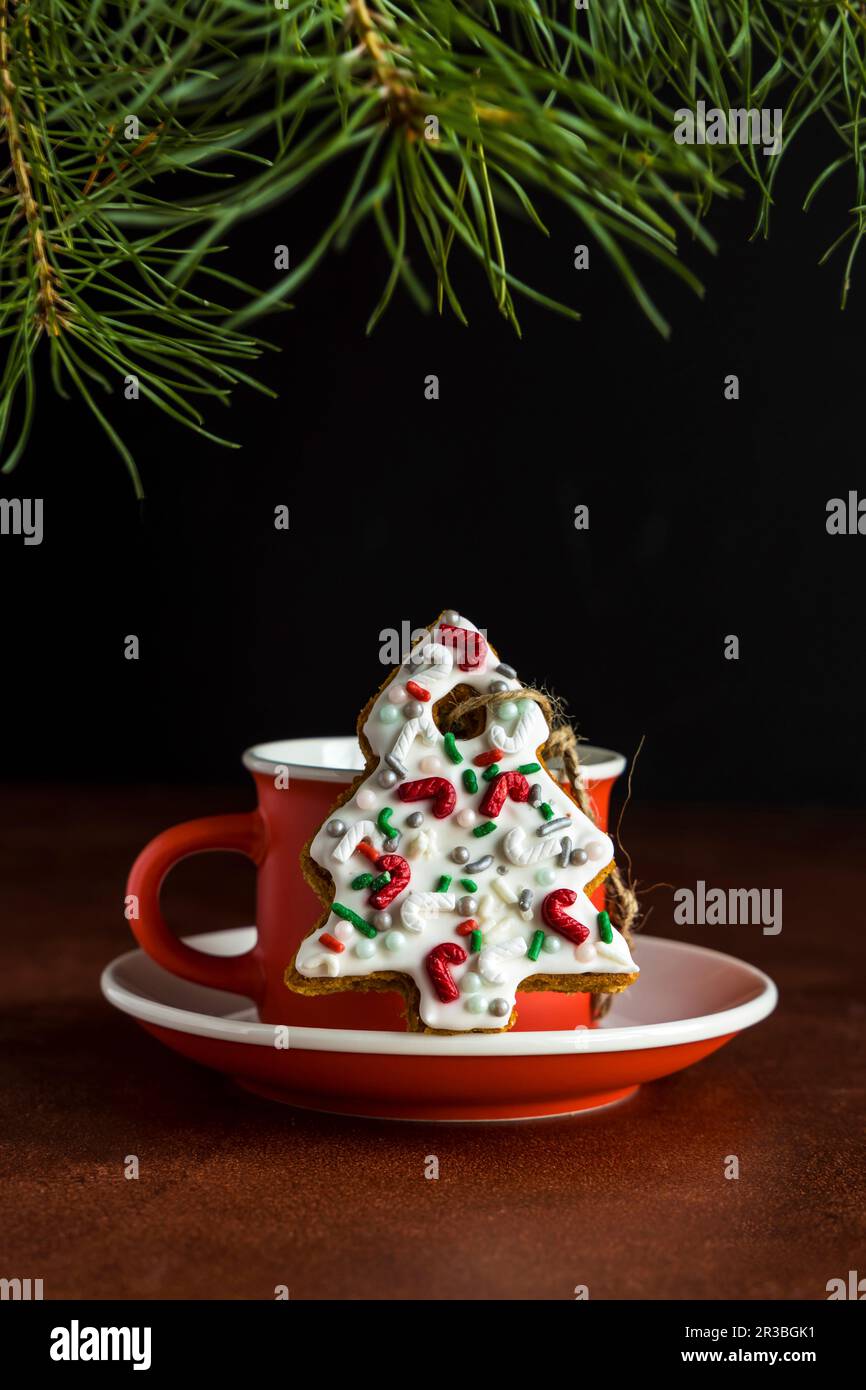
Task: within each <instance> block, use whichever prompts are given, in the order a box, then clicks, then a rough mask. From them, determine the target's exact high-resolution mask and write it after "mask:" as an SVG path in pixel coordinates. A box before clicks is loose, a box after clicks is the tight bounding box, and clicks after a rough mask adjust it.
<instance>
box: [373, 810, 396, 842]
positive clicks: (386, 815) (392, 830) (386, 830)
mask: <svg viewBox="0 0 866 1390" xmlns="http://www.w3.org/2000/svg"><path fill="white" fill-rule="evenodd" d="M393 814H394V809H393V807H391V806H383V807H382V809H381V811H380V812H379V814H378V816H377V817H376V824H377V825H378V827H379V829H380V830H381V832H382V834H383V835H387V837H388V839H389V840H393V839H394V836H395V835H399V834H400V832H399V830H398V829H397V827H396V826H395V825H389V824H388V822H389V821H390V819H391V817H392V816H393Z"/></svg>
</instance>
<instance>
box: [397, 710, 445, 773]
mask: <svg viewBox="0 0 866 1390" xmlns="http://www.w3.org/2000/svg"><path fill="white" fill-rule="evenodd" d="M419 737H420V738H421V739H422V740H423V741H424V743H426V744H427V747H428V748H430V747H431V746H432V745H433V744H434V743H435V742H436V740H437V738H438V733H437V730H436V725H435V724H434V723H433V720H432V719H431V717H430V715H429V714H419V715H418V717H417V719H407V721H406V723H405V724H404V725H403V728H402V729H401V731H400V733H399V734H398V735H397V737H396V738H395V740H394V743H393V745H392V747H391V757H392V758H393V759H394V760H395V762H398V763H402V764H404V765H405V763H406V759H407V757H408V755H409V749H410V748H411V747H412V745H413V743H414V742H415V740H416V738H419Z"/></svg>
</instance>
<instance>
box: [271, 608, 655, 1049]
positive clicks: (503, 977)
mask: <svg viewBox="0 0 866 1390" xmlns="http://www.w3.org/2000/svg"><path fill="white" fill-rule="evenodd" d="M490 692H493V693H496V694H497V696H498V697H501V698H498V699H497V702H496V703H495V704H494V705H493V706H492V707H491V706H488V707H487V708H484V709H481V710H478V711H475V715H476V721H475V727H472V726H471V723H470V722H468V721H467V722H465V723H464V724H463V725H461V727H460V733H459V734H455V733H454V732H449V731H448V712H449V709H453V708H454V706H455V704H456V703H459V702H460V701H461V700H463V699H465V698H466V697H467V696H473V695H480V694H487V693H490ZM520 692H521V685H520V682H519V681H518V680H517V678H516V674H515V672H514V670H513V669H512V668H511V667H510V666H506V665H505V664H504V663H503V662H500V660H499V657H498V655H497V654H496V652H495V651H494V649H493V648H492V647H491V646H489V645H488V643H487V641H486V639H485V636H484V635H483V634H482V633H481V632H480V631H479V630H478V629H477V628H476V627H475V626H474V625H473V624H472V623H470V622H469V621H468V620H467V619H466V618H462V617H460V616H459V615H458V614H457V613H454V612H451V611H446V612H445V613H443V614H442V616H441V617H440V618H439V619H438V620H437V622H435V623H434V624H433V625H432V627H430V628H429V629H428V631H427V632H426V633H425V635H424V637H423V638H422V639H421V640H420V641H419V642H417V643H416V644H415V646H414V647H413V649H412V651H411V653H410V655H409V657H408V659H407V660H406V661H405V662H404V664H403V665H402V666H398V667H396V668H395V669H394V671H393V672H392V673H391V675H390V676H389V678H388V680H387V681H386V682H385V684H384V685H383V686H382V687H381V689H380V690H379V691H378V693H377V694H376V695H375V696H374V697H373V699H372V700H371V701H370V703H369V704H368V705H367V706H366V708H365V709H364V710H362V711H361V714H360V716H359V719H358V737H359V740H360V743H361V748H362V750H363V752H364V756H365V758H366V767H365V769H364V771H363V772H362V773H361V774H360V776H359V777H358V778H357V779H356V780H355V782H354V783H353V784H352V786H351V787H349V788H348V790H347V791H346V792H345V793H344V795H343V796H342V797H341V798H340V800H339V802H338V803H337V805H336V806H335V807H334V808H333V811H332V813H331V815H330V816H329V818H328V820H327V822H326V823H325V825H324V826H322V828H321V829H320V830H319V831H318V833H317V834H316V835H315V836H314V837H313V839H312V840H311V841H310V842H309V844H308V845H307V846H305V849H304V852H303V854H302V861H301V862H302V868H303V872H304V876H305V877H306V878H307V880H308V882H309V883H310V884H311V885H312V887H313V888H314V889H315V890H316V892H317V893H318V895H319V897H320V898H321V899H322V902H323V903H324V904H325V912H324V913H323V915H322V917H321V919H320V920H319V921H318V922H317V923H316V926H315V927H314V928H313V930H312V932H311V933H310V935H309V936H307V937H306V938H305V939H304V940H303V941H302V942H301V945H300V946H299V948H298V950H297V952H296V955H295V959H294V961H293V963H292V964H291V965H290V966H289V967H288V969H287V971H286V983H287V985H288V986H289V988H291V989H294V990H297V991H298V992H300V993H307V994H325V993H330V992H332V991H334V990H344V989H390V990H394V989H396V990H399V991H400V992H401V993H402V994H403V996H404V998H405V1000H406V1006H407V1017H408V1026H409V1027H410V1029H412V1030H425V1031H428V1032H443V1033H463V1032H481V1031H483V1032H489V1031H497V1032H501V1031H503V1030H505V1029H507V1028H510V1027H512V1026H513V1024H514V1022H515V1020H516V1017H517V1012H516V1008H515V996H516V994H517V992H518V990H521V991H526V990H559V991H566V992H573V991H577V990H581V991H589V992H592V993H603V994H610V993H617V992H618V991H620V990H623V989H626V988H627V987H628V986H629V985H630V984H632V983H633V982H634V980H635V979H636V978H637V974H638V967H637V966H636V965H635V963H634V961H633V960H632V957H631V952H630V950H629V947H628V944H627V942H626V941H625V939H624V937H623V936H622V935H621V934H620V932H618V931H617V930H616V928H615V927H613V926H612V925H611V922H610V918H609V917H608V914H607V913H606V912H598V911H597V910H596V908H595V907H594V906H593V904H592V902H591V901H590V898H589V894H590V893H592V892H593V891H594V889H595V888H596V887H597V886H598V885H599V884H600V883H601V882H602V881H603V879H604V878H605V877H606V876H607V874H608V873H609V872H610V870H611V869H612V868H613V845H612V843H611V841H610V840H609V839H608V837H607V836H606V835H603V834H602V833H601V832H600V831H599V830H598V829H597V827H596V826H595V825H593V823H592V821H590V820H589V819H588V818H587V817H586V816H585V815H584V814H583V812H582V811H581V810H580V809H579V807H578V806H577V805H576V803H575V802H574V800H573V799H572V798H571V797H570V796H569V794H568V793H567V792H566V791H565V790H563V788H562V787H560V785H559V783H558V782H556V780H555V779H554V778H553V777H552V776H551V774H550V773H549V772H548V770H547V768H546V767H545V766H544V763H543V761H542V758H541V754H540V750H541V749H542V748H543V746H544V744H545V743H546V741H547V739H548V736H549V733H550V730H549V729H548V725H547V721H546V720H545V718H544V714H543V713H542V711H541V709H540V707H539V705H538V704H537V703H536V702H535V701H533V700H529V699H526V700H521V698H520Z"/></svg>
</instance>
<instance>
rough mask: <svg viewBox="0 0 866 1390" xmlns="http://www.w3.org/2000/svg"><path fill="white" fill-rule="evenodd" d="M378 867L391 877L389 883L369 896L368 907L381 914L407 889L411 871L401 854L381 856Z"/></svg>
mask: <svg viewBox="0 0 866 1390" xmlns="http://www.w3.org/2000/svg"><path fill="white" fill-rule="evenodd" d="M378 866H379V868H380V869H381V870H382V871H383V872H386V871H387V872H388V873H389V874H390V875H391V882H390V883H384V884H383V885H382V887H381V888H377V889H376V891H375V892H374V893H371V894H370V899H369V901H370V906H371V907H375V908H377V909H378V910H379V911H380V912H381V910H382V909H383V908H385V907H388V906H389V904H390V903H392V902H393V901H394V899H395V898H397V897H399V896H400V894H401V893H402V892H403V889H404V888H408V886H409V880H410V878H411V877H412V870H411V869H410V868H409V865H408V864H407V863H406V860H405V859H404V858H403V856H402V854H383V855H382V857H381V859H380V860H379V861H378Z"/></svg>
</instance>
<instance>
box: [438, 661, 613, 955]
mask: <svg viewBox="0 0 866 1390" xmlns="http://www.w3.org/2000/svg"><path fill="white" fill-rule="evenodd" d="M515 695H516V696H518V697H519V698H520V699H521V700H534V701H535V703H536V704H537V705H539V706H540V707H541V712H542V714H543V715H544V718H545V720H546V721H547V727H548V728H549V729H550V730H551V733H550V736H549V738H548V740H547V742H546V743H545V745H544V747H543V748H542V750H541V755H542V757H543V758H544V759H545V761H549V760H552V759H554V758H555V759H557V760H558V761H559V762H561V763H562V766H563V769H564V771H565V775H566V777H567V778H568V783H569V786H570V787H571V790H572V792H573V794H574V799H575V801H576V802H577V804H578V806H579V807H580V809H581V811H582V812H583V814H584V815H585V816H586V817H587V818H588V819H589V820H591V821H592V823H593V824H595V823H596V817H595V807H594V806H593V804H592V798H591V797H590V795H589V792H588V791H587V789H586V785H585V783H584V781H583V777H582V776H581V771H580V752H579V739H578V736H577V734H576V733H575V731H574V729H573V728H572V726H571V725H570V724H569V723H568V721H567V719H566V718H565V713H564V710H563V706H562V702H561V701H560V700H558V699H557V698H556V697H555V696H554V695H551V694H549V692H548V691H546V690H536V689H534V688H533V687H532V686H525V687H524V688H523V689H522V690H519V691H515V690H503V691H496V692H495V693H494V694H487V695H468V696H467V697H466V699H465V700H460V701H459V702H458V703H457V704H455V705H453V706H452V708H451V709H450V710H448V711H447V713H446V715H445V720H444V722H445V723H447V725H448V727H449V728H450V729H452V730H454V729H455V726H458V725H459V724H460V722H461V720H463V719H465V718H466V717H467V715H470V714H474V713H475V712H476V711H477V710H480V709H489V710H490V711H491V712H492V713H493V714H495V713H496V708H497V706H498V705H501V704H503V703H504V702H505V701H507V700H513V699H514V697H515ZM629 794H631V779H629ZM620 820H622V817H620ZM605 888H606V890H607V894H608V898H609V900H610V905H611V909H612V910H611V913H610V916H611V920H612V921H613V924H614V926H615V927H616V928H617V930H618V931H620V932H622V934H623V936H625V938H626V940H627V941H628V940H629V936H630V934H631V933H632V932H634V931H637V930H638V918H639V917H640V902H639V900H638V896H637V893H636V892H635V890H634V886H633V881H632V878H631V872H629V876H628V881H626V879H624V878H623V876H622V874H621V873H620V871H619V869H618V868H617V867H616V865H614V867H613V869H612V870H611V872H610V873H609V874H608V876H607V879H606V881H605Z"/></svg>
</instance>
